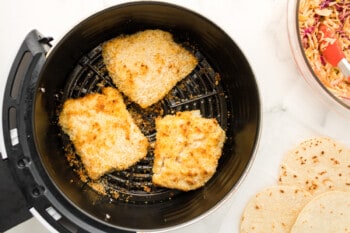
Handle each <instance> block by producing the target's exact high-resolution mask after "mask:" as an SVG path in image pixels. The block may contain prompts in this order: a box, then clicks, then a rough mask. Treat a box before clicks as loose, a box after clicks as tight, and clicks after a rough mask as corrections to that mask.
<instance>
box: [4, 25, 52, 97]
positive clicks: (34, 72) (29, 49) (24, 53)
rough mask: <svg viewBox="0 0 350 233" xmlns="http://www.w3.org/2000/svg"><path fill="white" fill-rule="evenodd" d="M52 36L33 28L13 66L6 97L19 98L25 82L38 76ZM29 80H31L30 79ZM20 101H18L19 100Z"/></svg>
mask: <svg viewBox="0 0 350 233" xmlns="http://www.w3.org/2000/svg"><path fill="white" fill-rule="evenodd" d="M51 40H52V38H51V37H43V36H42V35H41V34H40V33H39V32H38V31H37V30H32V31H31V32H29V33H28V35H27V36H26V38H25V39H24V41H23V43H22V45H21V47H20V49H19V51H18V53H17V56H16V58H15V60H14V62H13V65H12V67H11V70H10V73H9V76H8V80H7V84H6V90H5V98H7V97H9V98H10V99H12V100H15V99H17V100H19V99H20V96H18V95H19V94H20V93H19V91H20V89H21V87H22V85H23V82H24V81H25V80H28V79H32V78H33V76H35V78H37V77H38V76H39V73H40V71H41V69H42V67H43V65H44V63H45V61H46V54H47V52H48V51H49V49H50V47H51V44H50V41H51ZM28 81H29V80H28ZM17 103H18V101H17Z"/></svg>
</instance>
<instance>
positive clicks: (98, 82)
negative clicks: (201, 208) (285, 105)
mask: <svg viewBox="0 0 350 233" xmlns="http://www.w3.org/2000/svg"><path fill="white" fill-rule="evenodd" d="M192 52H193V53H194V54H195V56H196V57H197V59H198V61H199V64H198V65H197V67H196V68H195V70H194V71H192V73H191V74H190V75H188V76H187V77H186V78H184V79H183V80H182V81H180V82H179V83H178V84H177V85H176V86H175V87H174V88H173V89H172V90H171V91H170V92H169V93H168V95H167V96H166V97H165V98H164V99H163V100H161V101H160V102H158V103H156V104H154V105H153V106H151V107H149V108H147V109H142V108H141V107H139V106H138V105H137V104H134V103H132V102H131V101H130V100H128V99H127V97H125V99H124V100H125V103H126V105H127V108H128V110H129V112H130V113H131V114H132V116H133V118H134V120H135V122H136V124H137V125H138V126H139V128H140V129H141V131H142V132H143V133H144V135H145V136H146V137H147V138H148V139H149V141H150V143H151V144H152V143H153V142H154V141H155V135H156V131H155V118H156V117H157V116H164V115H167V114H174V113H175V112H178V111H186V110H195V109H200V111H201V114H202V116H204V117H207V118H216V119H217V120H218V122H219V123H220V125H221V127H222V128H223V129H225V130H226V129H227V127H229V124H228V122H230V121H229V118H230V117H231V115H230V114H229V112H228V110H227V109H228V104H229V103H228V100H227V96H226V95H225V91H224V89H223V86H222V83H221V81H220V76H219V74H218V73H217V72H215V70H214V69H213V68H212V67H211V66H210V64H209V63H208V61H207V60H206V59H205V58H204V56H203V55H202V54H201V53H200V52H199V51H192ZM104 86H115V85H114V84H113V83H112V80H111V78H110V77H109V76H108V72H107V69H106V67H105V65H104V63H103V59H102V54H101V45H99V46H97V47H96V48H94V49H93V50H92V51H91V52H90V53H89V54H87V55H85V56H83V57H82V58H81V59H80V61H79V63H78V64H77V66H76V67H75V68H74V69H73V71H72V73H71V76H70V78H69V81H68V83H67V85H66V87H65V90H63V98H62V100H63V101H65V100H66V99H67V98H79V97H83V96H84V95H86V94H88V93H91V92H100V91H101V88H102V87H104ZM62 139H63V144H64V147H65V148H66V154H67V157H68V155H69V157H70V159H72V154H73V159H74V161H70V165H71V166H72V167H73V169H74V170H75V171H80V172H81V171H84V169H83V166H82V164H81V161H80V160H79V156H77V155H76V154H75V153H74V147H73V145H72V143H71V142H70V141H69V139H68V136H67V135H65V134H63V133H62ZM67 148H68V149H67ZM72 151H73V153H71V152H72ZM223 156H224V155H223ZM152 166H153V149H152V147H151V149H149V151H148V155H147V157H146V158H145V159H143V160H141V161H140V162H139V163H137V164H136V165H134V166H132V167H130V168H129V169H127V170H124V171H117V172H113V173H111V174H107V175H105V176H103V177H102V178H100V180H99V181H98V182H97V184H98V186H96V183H95V185H91V184H93V183H91V181H89V179H88V178H87V176H85V178H86V179H82V180H83V182H86V183H87V184H90V186H91V187H101V185H102V186H103V189H104V190H105V191H106V193H107V194H108V195H110V196H111V197H112V198H115V199H117V200H118V201H125V202H132V203H140V202H142V203H154V202H163V201H167V200H169V199H171V198H173V197H174V196H176V195H177V194H179V193H180V191H176V190H170V189H165V188H159V187H156V186H154V185H153V184H152Z"/></svg>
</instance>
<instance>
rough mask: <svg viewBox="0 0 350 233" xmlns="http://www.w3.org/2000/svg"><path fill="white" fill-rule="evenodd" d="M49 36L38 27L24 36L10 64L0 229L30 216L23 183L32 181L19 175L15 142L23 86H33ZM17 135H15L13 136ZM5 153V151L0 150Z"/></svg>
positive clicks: (20, 154) (1, 168) (20, 153)
mask: <svg viewBox="0 0 350 233" xmlns="http://www.w3.org/2000/svg"><path fill="white" fill-rule="evenodd" d="M51 40H52V38H48V37H43V36H42V35H41V34H40V33H39V32H38V31H37V30H33V31H31V32H30V33H28V35H27V36H26V38H25V40H24V41H23V43H22V45H21V47H20V49H19V51H18V53H17V56H16V58H15V60H14V62H13V64H12V67H11V70H10V73H9V76H8V79H7V84H6V88H5V93H4V101H3V116H2V120H3V135H4V141H5V147H6V154H2V158H3V159H2V160H0V174H1V176H0V182H1V188H0V191H1V192H0V232H4V231H6V230H8V229H10V228H12V227H14V226H16V225H18V224H20V223H21V222H23V221H25V220H27V219H29V218H30V217H31V216H32V215H31V214H30V212H29V208H30V207H31V206H30V204H28V202H27V200H26V198H25V195H24V189H25V188H24V186H25V185H24V184H26V183H27V184H28V183H31V182H34V181H33V178H32V177H31V176H30V175H29V174H24V173H23V174H21V172H20V170H21V163H20V161H23V151H22V150H21V148H20V146H19V145H18V135H17V136H16V134H18V130H17V129H18V124H19V123H18V119H17V114H19V108H20V107H19V105H20V103H21V95H22V92H23V89H24V88H22V87H26V86H27V85H34V82H35V81H34V80H37V78H38V77H39V74H40V71H41V69H42V67H43V65H44V63H45V61H46V54H47V52H48V51H49V49H50V47H51V45H50V41H51ZM16 137H17V138H16ZM3 152H5V151H3Z"/></svg>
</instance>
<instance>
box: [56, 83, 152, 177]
mask: <svg viewBox="0 0 350 233" xmlns="http://www.w3.org/2000/svg"><path fill="white" fill-rule="evenodd" d="M59 125H60V126H61V127H62V129H63V131H64V132H65V133H66V134H67V135H69V138H70V140H71V141H72V142H73V144H74V147H75V150H76V153H77V154H78V155H79V156H80V158H81V161H82V163H83V165H84V167H85V169H86V171H87V174H88V176H89V177H90V178H91V179H98V178H99V177H101V176H102V175H104V174H105V173H108V172H112V171H113V170H123V169H126V168H128V167H130V166H132V165H134V164H135V163H136V162H138V161H139V160H140V159H142V158H144V157H145V156H146V154H147V148H148V140H147V138H146V137H145V136H144V135H143V134H142V132H141V131H140V129H139V128H138V127H137V126H136V124H135V123H134V121H133V119H132V117H131V115H130V114H129V112H128V111H127V109H126V106H125V104H124V101H123V98H122V96H121V94H120V93H119V91H118V90H117V89H115V88H112V87H107V88H104V89H103V91H102V94H99V93H92V94H88V95H86V96H84V97H82V98H78V99H68V100H67V101H66V102H65V103H64V105H63V109H62V111H61V113H60V115H59Z"/></svg>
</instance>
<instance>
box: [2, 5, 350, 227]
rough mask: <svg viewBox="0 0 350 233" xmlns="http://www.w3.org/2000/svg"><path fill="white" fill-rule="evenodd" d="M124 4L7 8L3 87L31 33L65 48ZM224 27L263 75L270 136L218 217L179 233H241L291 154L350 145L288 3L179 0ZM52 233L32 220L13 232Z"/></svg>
mask: <svg viewBox="0 0 350 233" xmlns="http://www.w3.org/2000/svg"><path fill="white" fill-rule="evenodd" d="M120 2H124V1H117V0H94V1H86V0H31V1H26V0H13V1H6V2H5V1H1V3H0V32H1V36H0V51H1V52H0V72H1V73H0V82H1V83H0V84H1V88H3V87H4V84H5V82H6V79H7V75H8V72H9V69H10V66H11V64H12V61H13V59H14V57H15V55H16V52H17V50H18V48H19V46H20V44H21V42H22V40H23V39H24V37H25V35H26V34H27V33H28V32H29V31H30V30H31V29H34V28H36V29H38V30H39V31H40V32H41V33H43V34H44V35H46V36H52V37H54V38H55V39H56V40H55V41H54V44H55V42H57V41H58V40H59V38H61V37H62V36H63V35H64V34H65V33H66V32H67V31H68V30H70V29H71V28H72V27H73V26H74V25H76V24H77V23H78V22H80V21H81V20H83V19H85V18H86V17H88V16H89V15H91V14H93V13H95V12H97V11H99V10H102V9H104V8H106V7H109V6H112V5H116V4H118V3H120ZM171 2H172V3H176V4H179V5H182V6H185V7H187V8H190V9H192V10H193V11H196V12H198V13H200V14H202V15H204V16H206V17H207V18H209V19H210V20H211V21H213V22H214V23H216V24H217V25H218V26H219V27H221V28H222V29H223V30H224V31H226V32H227V33H228V34H229V35H230V36H231V37H232V39H233V40H234V41H235V42H236V43H237V44H238V46H239V47H240V48H241V50H242V51H243V53H244V54H245V56H246V58H247V59H248V61H249V63H250V64H251V67H252V69H253V71H254V73H255V76H256V79H257V83H258V86H259V90H260V95H261V102H262V111H263V112H262V131H261V136H260V143H259V147H258V149H257V153H256V159H255V161H254V163H253V166H252V167H251V169H250V172H249V173H248V175H247V177H246V179H245V180H244V182H243V183H242V185H241V187H240V189H239V190H238V191H237V192H236V193H234V195H232V196H231V197H230V198H229V199H228V200H227V201H226V202H225V204H224V205H222V206H221V207H220V208H218V209H217V210H216V211H215V212H214V213H212V214H210V215H209V216H207V217H205V218H204V219H201V220H200V221H198V222H196V223H194V224H192V225H189V226H186V227H183V228H180V229H176V230H173V231H171V232H172V233H175V232H177V233H186V232H188V233H190V232H202V233H215V232H217V233H226V232H238V231H239V230H238V229H239V219H240V215H241V213H242V210H243V208H244V206H245V204H246V203H247V201H248V200H249V198H250V197H251V196H252V195H254V193H255V192H257V191H258V190H260V189H261V188H263V187H265V186H267V185H273V184H276V182H277V174H278V170H279V164H280V162H281V159H282V157H283V155H284V154H285V153H286V151H287V150H289V149H291V148H292V147H293V146H294V145H296V144H298V143H299V142H301V141H302V140H304V139H307V138H310V137H314V136H328V137H332V138H334V139H336V140H338V141H340V142H342V143H344V144H346V145H349V146H350V138H348V137H347V136H348V132H350V124H349V122H350V112H349V114H345V115H343V114H340V113H339V112H337V111H334V109H333V108H332V106H331V104H328V103H325V102H324V101H323V100H321V98H319V97H320V96H319V95H318V93H316V92H314V91H313V89H312V88H310V86H309V85H308V84H307V82H306V81H305V80H304V79H303V77H302V75H301V74H300V73H299V71H298V67H297V65H296V63H295V61H294V59H293V54H292V52H291V49H290V46H289V41H288V33H287V2H288V0H278V1H277V0H264V1H260V0H252V1H246V0H217V1H205V0H191V1H187V0H174V1H171ZM19 232H38V233H39V232H42V233H44V232H48V230H47V229H45V228H44V227H43V226H42V225H41V224H40V223H39V222H38V221H37V220H35V219H31V220H29V221H27V222H26V223H23V224H21V225H19V226H17V227H15V228H13V229H11V230H9V231H8V232H7V233H19Z"/></svg>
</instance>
